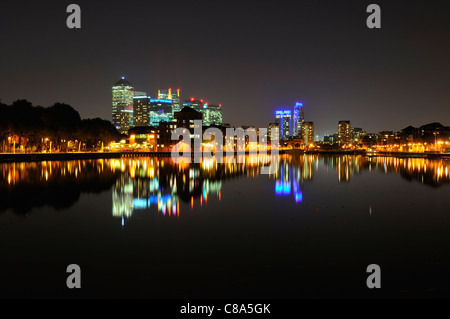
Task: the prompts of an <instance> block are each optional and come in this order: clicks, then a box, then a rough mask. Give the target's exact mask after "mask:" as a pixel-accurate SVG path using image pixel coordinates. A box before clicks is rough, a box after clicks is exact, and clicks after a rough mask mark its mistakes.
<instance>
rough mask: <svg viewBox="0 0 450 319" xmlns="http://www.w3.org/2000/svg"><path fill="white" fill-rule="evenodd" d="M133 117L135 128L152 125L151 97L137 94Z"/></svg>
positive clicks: (134, 101) (134, 99)
mask: <svg viewBox="0 0 450 319" xmlns="http://www.w3.org/2000/svg"><path fill="white" fill-rule="evenodd" d="M142 93H145V92H142ZM133 117H134V120H133V125H134V126H135V127H137V126H149V125H150V96H147V95H137V92H136V93H135V96H134V98H133Z"/></svg>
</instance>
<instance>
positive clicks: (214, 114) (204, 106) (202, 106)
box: [183, 98, 223, 126]
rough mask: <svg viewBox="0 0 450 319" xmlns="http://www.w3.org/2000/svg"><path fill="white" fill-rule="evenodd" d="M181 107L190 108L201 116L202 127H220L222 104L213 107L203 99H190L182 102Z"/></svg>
mask: <svg viewBox="0 0 450 319" xmlns="http://www.w3.org/2000/svg"><path fill="white" fill-rule="evenodd" d="M183 107H190V108H192V109H194V110H196V111H197V112H200V113H202V115H203V126H211V125H222V123H223V117H222V104H219V105H213V104H209V103H208V102H205V101H204V100H203V99H201V100H196V99H195V98H191V99H190V100H186V101H184V102H183Z"/></svg>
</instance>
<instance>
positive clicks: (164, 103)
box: [150, 99, 173, 126]
mask: <svg viewBox="0 0 450 319" xmlns="http://www.w3.org/2000/svg"><path fill="white" fill-rule="evenodd" d="M172 120H173V109H172V100H170V99H150V125H151V126H158V125H159V123H160V122H171V121H172Z"/></svg>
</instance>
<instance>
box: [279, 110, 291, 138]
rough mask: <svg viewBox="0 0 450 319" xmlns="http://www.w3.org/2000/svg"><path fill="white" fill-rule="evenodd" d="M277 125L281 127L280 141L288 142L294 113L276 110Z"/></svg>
mask: <svg viewBox="0 0 450 319" xmlns="http://www.w3.org/2000/svg"><path fill="white" fill-rule="evenodd" d="M275 123H278V124H279V125H280V140H282V141H284V140H287V139H288V138H289V137H290V136H291V128H292V111H291V110H276V111H275Z"/></svg>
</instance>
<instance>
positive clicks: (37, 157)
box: [0, 150, 450, 163]
mask: <svg viewBox="0 0 450 319" xmlns="http://www.w3.org/2000/svg"><path fill="white" fill-rule="evenodd" d="M248 154H249V153H248V152H246V155H248ZM279 154H280V155H282V154H291V155H299V154H300V155H301V154H317V155H362V156H369V157H398V158H429V159H440V158H443V159H450V154H449V153H403V152H377V153H366V152H365V151H340V150H336V151H328V150H327V151H324V150H320V151H318V150H314V151H301V150H283V151H280V152H279ZM194 155H195V153H192V154H191V156H194ZM223 155H224V156H225V155H226V154H223ZM171 156H172V153H171V152H79V153H78V152H77V153H25V154H22V153H16V154H11V153H0V163H20V162H42V161H71V160H87V159H108V158H123V157H128V158H130V157H171Z"/></svg>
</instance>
